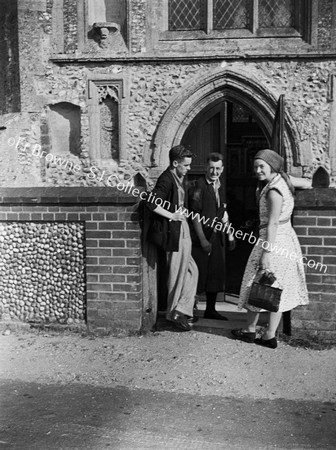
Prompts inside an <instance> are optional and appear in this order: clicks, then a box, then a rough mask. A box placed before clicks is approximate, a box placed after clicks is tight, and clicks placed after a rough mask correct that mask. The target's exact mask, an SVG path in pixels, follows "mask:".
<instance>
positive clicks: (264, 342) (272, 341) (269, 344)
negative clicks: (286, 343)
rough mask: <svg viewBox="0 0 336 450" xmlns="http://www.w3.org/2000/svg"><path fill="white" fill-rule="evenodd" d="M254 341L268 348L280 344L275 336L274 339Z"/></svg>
mask: <svg viewBox="0 0 336 450" xmlns="http://www.w3.org/2000/svg"><path fill="white" fill-rule="evenodd" d="M254 343H255V344H257V345H262V346H263V347H268V348H277V346H278V342H277V340H276V338H275V337H274V338H272V339H255V340H254Z"/></svg>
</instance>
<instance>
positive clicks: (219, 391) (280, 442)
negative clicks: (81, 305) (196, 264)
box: [0, 307, 336, 450]
mask: <svg viewBox="0 0 336 450" xmlns="http://www.w3.org/2000/svg"><path fill="white" fill-rule="evenodd" d="M225 314H227V316H228V317H229V319H230V321H229V322H214V321H205V320H200V322H198V325H197V327H196V326H195V329H194V331H191V332H189V333H178V332H175V331H174V330H173V329H172V328H169V326H166V325H165V324H164V322H163V321H162V322H161V325H159V327H158V331H156V332H155V333H150V334H149V335H146V336H128V337H127V336H124V337H120V336H119V337H105V338H99V337H95V336H93V335H90V334H87V333H85V332H84V333H82V334H80V333H77V334H73V333H72V334H70V333H59V332H55V331H51V330H47V329H44V330H40V331H36V330H35V331H34V330H32V331H29V332H23V331H22V330H21V331H12V332H11V333H9V334H8V333H4V334H2V335H0V392H1V399H0V401H1V405H0V406H1V409H0V424H1V425H0V449H5V450H7V449H10V450H12V449H22V450H49V449H52V450H53V449H55V450H70V449H71V450H72V449H79V450H82V449H83V450H102V449H118V450H119V449H120V450H126V449H127V450H133V449H134V450H136V449H156V450H160V449H171V450H175V449H177V450H180V449H181V450H184V449H204V450H212V449H214V450H218V449H223V450H226V449H228V450H231V449H232V450H245V449H246V450H247V449H252V450H258V449H260V450H268V449H272V448H276V449H300V450H301V449H318V450H323V449H334V448H336V377H335V369H336V350H335V349H320V350H313V349H311V348H304V347H302V346H301V347H295V346H294V347H293V346H292V345H288V344H287V343H285V342H280V343H279V347H278V348H277V349H276V350H271V349H266V348H262V347H258V346H256V345H254V344H245V343H242V342H239V341H235V340H232V339H231V337H230V332H229V330H230V329H231V328H232V327H233V326H236V325H237V324H239V323H241V321H242V318H241V316H238V315H237V312H236V311H235V310H234V307H233V308H229V307H227V311H226V312H225ZM3 331H5V330H3Z"/></svg>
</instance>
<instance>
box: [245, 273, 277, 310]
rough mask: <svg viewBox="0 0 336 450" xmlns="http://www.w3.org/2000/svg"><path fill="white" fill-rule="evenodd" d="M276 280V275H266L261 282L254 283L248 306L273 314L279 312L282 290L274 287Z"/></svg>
mask: <svg viewBox="0 0 336 450" xmlns="http://www.w3.org/2000/svg"><path fill="white" fill-rule="evenodd" d="M275 280H276V278H275V276H274V274H272V273H264V274H263V275H262V277H261V278H260V279H259V281H254V282H253V283H252V288H251V291H250V295H249V298H248V301H247V304H248V305H251V306H256V307H257V308H262V309H266V310H267V311H271V312H277V311H279V304H280V298H281V294H282V289H280V288H276V287H273V286H272V284H273V283H274V282H275Z"/></svg>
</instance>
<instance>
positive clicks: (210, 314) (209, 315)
mask: <svg viewBox="0 0 336 450" xmlns="http://www.w3.org/2000/svg"><path fill="white" fill-rule="evenodd" d="M203 317H204V319H212V320H229V319H228V318H227V317H225V316H222V315H221V314H219V312H217V311H211V312H208V311H205V312H204V316H203Z"/></svg>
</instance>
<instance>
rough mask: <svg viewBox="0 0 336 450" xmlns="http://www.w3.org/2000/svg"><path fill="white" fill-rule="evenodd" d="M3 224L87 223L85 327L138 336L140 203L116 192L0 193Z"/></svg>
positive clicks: (79, 190)
mask: <svg viewBox="0 0 336 450" xmlns="http://www.w3.org/2000/svg"><path fill="white" fill-rule="evenodd" d="M0 197H1V200H2V202H1V203H2V204H1V206H0V220H1V221H11V222H13V221H14V222H15V221H38V222H40V221H46V222H59V221H62V222H64V221H69V222H76V221H80V222H84V224H85V251H86V264H85V267H86V301H87V323H88V325H89V327H90V328H91V329H95V330H97V331H101V332H114V331H116V330H120V329H122V330H130V331H137V330H139V329H140V328H141V315H142V257H141V245H140V242H141V241H140V234H141V231H140V228H139V222H138V216H137V213H136V212H134V209H135V208H134V206H135V202H136V199H135V198H134V197H132V196H129V195H126V194H124V193H121V192H118V191H117V192H116V190H114V189H113V188H112V189H111V188H82V189H81V188H45V189H41V188H32V189H26V190H24V189H15V188H13V189H0Z"/></svg>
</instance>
